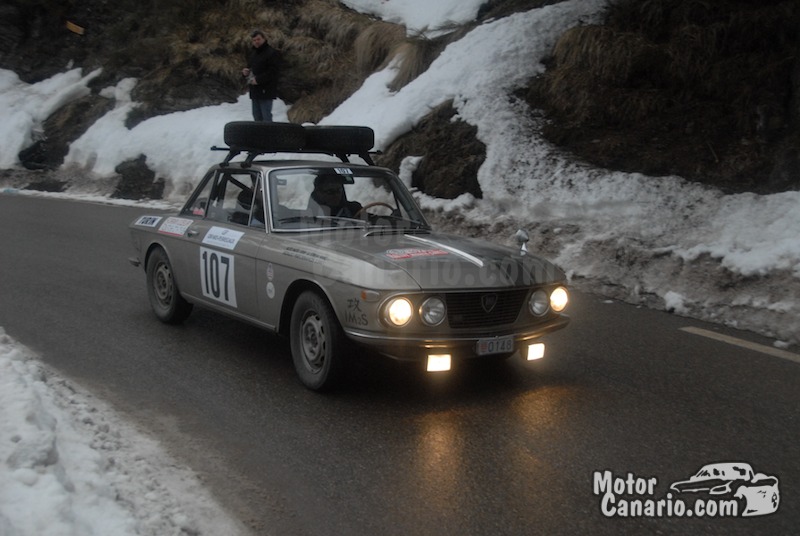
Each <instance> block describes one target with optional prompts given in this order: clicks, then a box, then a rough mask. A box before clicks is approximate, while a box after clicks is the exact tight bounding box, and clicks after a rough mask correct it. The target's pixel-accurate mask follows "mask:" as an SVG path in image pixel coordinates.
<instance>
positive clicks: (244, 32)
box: [0, 0, 800, 198]
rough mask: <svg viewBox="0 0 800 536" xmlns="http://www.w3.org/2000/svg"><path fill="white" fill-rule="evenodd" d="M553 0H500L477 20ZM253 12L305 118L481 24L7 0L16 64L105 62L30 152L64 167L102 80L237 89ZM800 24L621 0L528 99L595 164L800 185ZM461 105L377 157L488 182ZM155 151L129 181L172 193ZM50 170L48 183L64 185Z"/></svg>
mask: <svg viewBox="0 0 800 536" xmlns="http://www.w3.org/2000/svg"><path fill="white" fill-rule="evenodd" d="M548 3H554V2H553V1H552V0H551V1H546V0H490V1H488V2H487V3H486V5H485V6H484V8H483V9H482V10H481V12H480V14H479V19H480V20H488V19H489V18H497V17H502V16H506V15H509V14H512V13H514V12H516V11H520V10H526V9H531V8H533V7H538V6H541V5H544V4H548ZM480 20H479V21H476V24H477V23H479V22H480ZM256 27H258V28H262V29H264V30H265V32H266V33H267V35H268V39H269V41H270V43H271V44H272V45H273V46H275V47H276V48H278V49H280V50H281V51H282V52H283V57H284V69H283V75H282V76H281V83H280V90H279V92H280V96H281V98H282V99H283V100H285V101H286V102H288V103H291V104H292V108H291V115H290V120H292V121H296V122H304V121H312V122H315V121H318V120H319V119H321V118H322V117H324V116H325V115H327V114H328V113H329V112H330V111H332V110H333V109H334V108H335V107H336V106H337V105H338V104H339V103H341V102H342V101H343V100H345V99H346V98H347V97H348V96H349V95H350V94H351V93H352V92H353V91H354V90H355V89H356V88H358V87H359V86H360V85H361V83H362V81H363V80H364V79H365V78H366V76H368V75H369V74H371V73H372V72H374V71H376V70H378V69H380V68H381V67H382V66H383V65H384V64H385V63H386V61H387V60H388V59H389V58H391V57H393V56H394V55H395V54H397V53H403V54H404V55H405V58H406V61H405V62H404V68H403V70H402V71H401V73H400V74H399V75H398V77H397V79H395V81H394V82H393V84H394V86H395V87H396V88H399V87H402V85H403V84H405V83H408V82H409V81H410V80H413V79H414V77H415V76H417V75H418V74H419V73H420V72H422V71H424V70H425V69H426V68H427V66H428V65H429V64H430V63H431V61H433V59H435V58H436V56H437V55H438V54H439V52H440V51H441V50H442V49H443V48H444V46H446V45H447V43H448V42H450V41H451V40H453V39H457V38H458V37H459V36H460V35H463V32H465V31H468V30H469V28H458V29H453V31H452V32H451V33H450V34H448V35H445V36H443V37H440V38H437V39H424V38H409V37H406V32H405V29H404V28H402V27H398V26H395V25H391V24H387V23H384V22H381V21H376V20H374V19H371V18H369V17H366V16H363V15H361V14H358V13H355V12H353V11H350V10H348V9H346V8H344V7H343V6H342V5H341V4H339V3H338V2H337V1H336V0H283V1H281V2H277V1H270V0H161V1H159V2H139V1H135V0H118V1H117V2H108V1H106V0H83V1H81V2H63V1H58V0H6V2H4V3H3V5H2V6H0V67H1V68H4V69H10V70H13V71H15V72H16V73H17V74H18V75H19V76H20V78H21V79H22V80H24V81H26V82H29V83H32V82H36V81H39V80H43V79H45V78H48V77H50V76H52V75H53V74H55V73H57V72H61V71H63V70H65V69H66V68H68V67H74V66H79V67H82V68H84V70H85V71H87V72H88V71H89V70H93V69H96V68H102V69H103V71H102V75H101V76H99V77H98V78H96V79H95V80H94V81H93V82H92V87H93V88H94V89H95V91H94V93H93V94H92V95H90V96H88V97H86V98H84V99H81V100H79V101H77V102H74V103H71V104H70V105H67V106H65V107H64V108H63V109H62V110H59V111H58V112H57V113H55V114H54V115H53V116H52V117H50V118H49V119H48V120H47V122H46V124H45V125H44V129H45V138H44V139H43V140H41V141H39V142H37V143H36V144H35V145H34V146H32V147H30V148H28V149H26V150H25V151H23V153H22V154H21V155H20V159H21V161H22V162H23V163H24V165H25V166H26V167H29V168H31V169H45V170H47V169H56V168H57V167H58V166H59V165H60V164H61V162H62V161H63V158H64V155H65V154H66V151H67V147H68V144H69V142H70V141H71V140H74V139H76V138H77V137H78V136H80V135H81V134H82V133H83V132H84V131H85V130H86V129H87V128H88V126H89V125H90V124H91V123H92V122H93V121H95V120H96V119H97V118H98V117H100V116H101V115H102V114H103V113H105V112H106V111H107V110H108V109H109V108H110V106H112V103H111V102H109V101H108V99H106V98H104V97H102V96H100V95H99V90H100V89H102V88H104V87H107V86H109V85H112V84H114V83H116V82H117V81H119V80H121V79H123V78H126V77H135V78H137V79H138V80H139V83H138V85H137V87H136V90H135V92H134V94H133V97H134V99H135V100H137V101H138V102H141V103H142V105H141V106H140V107H139V109H138V110H137V111H136V113H135V115H132V116H131V117H129V119H128V121H129V124H131V125H133V124H135V123H137V122H139V121H142V120H143V119H146V118H147V117H151V116H153V115H158V114H164V113H169V112H173V111H180V110H186V109H190V108H195V107H198V106H206V105H211V104H217V103H221V102H232V101H234V100H236V98H237V97H238V96H239V95H240V94H241V93H242V91H243V89H244V88H243V84H242V80H241V78H240V69H241V67H242V62H243V59H244V55H245V53H246V51H247V49H248V46H249V38H248V33H249V31H250V30H252V29H253V28H256ZM798 29H800V5H798V2H796V0H784V1H779V0H758V1H756V0H721V1H719V2H706V1H698V0H660V1H649V0H647V1H642V0H615V1H613V2H612V3H611V4H610V8H609V10H608V16H607V21H606V23H605V24H604V25H602V26H588V27H582V28H578V29H575V30H572V31H570V32H567V33H566V34H565V35H564V36H563V37H562V38H561V39H560V40H559V42H558V43H557V45H556V46H555V48H554V50H553V54H552V56H551V57H550V58H547V59H546V61H547V65H548V71H547V73H546V75H545V76H543V77H540V78H538V79H536V80H532V81H531V82H530V85H529V87H528V88H524V89H522V90H520V91H519V92H518V94H517V95H516V98H521V99H525V100H527V101H528V102H529V103H530V104H531V106H532V107H533V108H535V109H544V110H545V111H546V114H547V116H548V117H549V118H550V121H549V123H548V125H547V127H546V131H545V132H544V134H545V135H546V136H547V137H548V139H550V140H551V141H552V142H553V143H554V144H556V145H558V146H561V147H563V148H564V149H565V150H567V151H571V152H573V153H574V154H575V155H576V157H578V158H582V159H585V160H587V161H589V162H592V163H594V164H596V165H600V166H604V167H608V168H611V169H621V170H626V171H641V172H643V173H646V174H649V175H655V176H658V175H669V174H676V175H680V176H683V177H686V178H688V179H690V180H696V181H703V182H707V183H709V184H710V185H711V186H715V187H719V188H722V189H725V190H726V191H735V192H739V191H754V192H759V193H766V192H775V191H782V190H788V189H800V150H799V149H798V148H800V134H798V119H800V97H798V95H800V62H798V50H800V37H799V36H800V32H798ZM532 61H538V60H537V59H534V58H532ZM454 113H455V111H454V110H453V109H452V105H450V104H447V103H446V104H444V105H443V106H441V107H440V108H438V109H437V110H434V111H433V112H432V113H431V114H430V116H429V117H428V118H426V120H424V121H422V122H421V123H420V124H419V125H417V127H416V128H415V129H414V130H413V131H412V132H410V133H408V134H407V135H406V136H403V137H402V138H401V139H399V140H397V142H396V143H395V144H394V146H393V147H390V148H388V150H387V151H386V155H385V156H384V157H383V158H382V160H381V161H380V163H381V164H383V165H387V166H390V167H394V168H397V165H398V163H399V161H400V159H402V158H403V157H404V156H406V155H408V154H415V155H419V154H424V153H425V152H426V151H427V150H428V148H429V147H436V148H437V150H436V152H437V158H436V159H432V158H431V159H429V160H423V163H422V165H421V166H420V168H419V169H418V170H417V172H416V173H417V176H416V177H415V178H414V180H415V182H416V184H415V185H416V186H418V187H419V188H420V189H422V190H423V191H425V192H427V193H431V194H433V195H436V196H438V197H445V198H451V197H456V196H458V195H459V194H461V193H463V192H470V193H472V194H473V195H475V196H476V197H480V196H481V191H480V186H479V185H478V182H477V179H476V174H477V170H478V168H479V167H480V165H481V163H482V162H483V159H484V156H485V147H484V146H483V144H482V143H481V142H480V141H478V140H477V139H476V137H475V134H476V133H475V129H474V128H472V127H470V126H469V125H466V124H464V123H459V122H455V123H454V122H451V121H450V119H451V117H452V116H453V115H454ZM141 165H143V164H142V163H138V164H137V162H131V163H130V165H128V166H125V167H123V168H122V169H121V170H120V173H121V174H123V173H127V171H125V170H128V169H132V170H133V171H132V172H136V171H137V168H139V169H138V176H140V177H141V176H144V177H145V182H149V184H145V185H144V186H143V187H141V186H140V187H135V188H132V187H130V185H127V186H126V185H124V184H123V185H122V186H121V187H120V189H119V191H120V192H121V194H120V195H122V196H126V197H127V196H130V197H140V196H142V195H146V196H149V197H158V196H159V195H160V191H161V189H160V188H159V187H158V179H157V178H156V177H154V176H152V175H150V174H148V173H147V171H148V170H146V169H145V170H142V169H140V167H141ZM423 177H424V180H423ZM44 184H45V186H42V181H40V183H39V184H38V186H37V185H34V187H47V188H55V189H58V188H61V187H63V183H59V181H49V182H48V181H44Z"/></svg>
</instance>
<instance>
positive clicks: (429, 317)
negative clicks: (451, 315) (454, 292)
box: [419, 298, 447, 326]
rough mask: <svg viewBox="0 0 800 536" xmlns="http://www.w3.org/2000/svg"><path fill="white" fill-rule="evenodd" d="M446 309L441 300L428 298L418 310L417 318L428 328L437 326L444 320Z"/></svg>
mask: <svg viewBox="0 0 800 536" xmlns="http://www.w3.org/2000/svg"><path fill="white" fill-rule="evenodd" d="M446 313H447V308H446V307H445V306H444V302H443V301H442V300H441V298H428V299H427V300H425V302H424V303H423V304H422V306H421V307H420V308H419V316H420V318H422V321H423V322H425V324H427V325H429V326H438V325H439V324H441V323H442V321H443V320H444V317H445V314H446Z"/></svg>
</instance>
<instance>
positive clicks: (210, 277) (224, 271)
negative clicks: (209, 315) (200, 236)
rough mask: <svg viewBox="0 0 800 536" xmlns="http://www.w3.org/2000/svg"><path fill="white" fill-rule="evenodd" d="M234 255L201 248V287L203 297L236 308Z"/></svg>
mask: <svg viewBox="0 0 800 536" xmlns="http://www.w3.org/2000/svg"><path fill="white" fill-rule="evenodd" d="M233 259H234V257H233V255H228V254H227V253H220V252H219V251H214V250H213V249H208V248H200V286H201V287H202V288H203V296H205V297H206V298H209V299H211V300H215V301H218V302H222V303H224V304H226V305H230V306H231V307H236V283H235V281H236V280H235V278H234V272H233Z"/></svg>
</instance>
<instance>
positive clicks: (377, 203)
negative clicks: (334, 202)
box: [353, 201, 395, 218]
mask: <svg viewBox="0 0 800 536" xmlns="http://www.w3.org/2000/svg"><path fill="white" fill-rule="evenodd" d="M372 207H386V208H388V209H389V210H391V211H392V212H394V210H395V209H394V207H393V206H392V205H390V204H389V203H384V202H383V201H375V202H374V203H367V204H366V205H364V206H363V207H361V208H360V209H358V212H356V214H355V216H353V217H354V218H360V217H361V215H362V214H364V213H366V211H367V209H368V208H372Z"/></svg>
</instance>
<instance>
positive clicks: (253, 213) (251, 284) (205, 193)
mask: <svg viewBox="0 0 800 536" xmlns="http://www.w3.org/2000/svg"><path fill="white" fill-rule="evenodd" d="M260 184H261V183H260V175H259V173H258V172H257V171H255V170H243V169H236V170H234V169H229V168H219V169H217V170H216V171H215V172H214V176H213V177H212V178H211V179H210V180H208V182H206V184H205V186H204V187H203V188H202V190H201V191H200V192H198V193H197V194H196V195H195V197H194V198H193V199H192V200H191V201H190V203H189V204H187V206H186V207H185V208H184V213H185V214H186V215H187V216H190V217H192V218H193V219H194V222H193V223H192V225H191V226H190V227H189V229H188V230H187V232H186V234H185V237H186V239H185V243H186V247H185V248H184V251H183V252H182V254H181V258H182V259H183V261H184V262H185V264H186V273H187V274H189V277H188V278H187V279H188V281H182V282H181V285H182V291H183V293H184V294H185V295H186V296H187V297H188V298H189V299H190V300H192V301H195V302H201V303H203V304H204V305H206V306H208V307H211V308H215V309H221V310H223V311H225V312H227V313H230V314H232V315H235V316H241V317H245V318H248V319H254V318H256V317H257V315H258V299H257V295H256V290H255V269H256V258H257V256H258V250H259V247H260V246H261V243H262V242H263V240H264V237H265V236H266V230H265V227H264V224H263V207H262V205H261V203H258V202H256V203H254V200H258V196H259V195H260V194H257V192H259V191H260V189H261V186H260ZM254 205H255V206H254ZM195 218H196V219H195Z"/></svg>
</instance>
